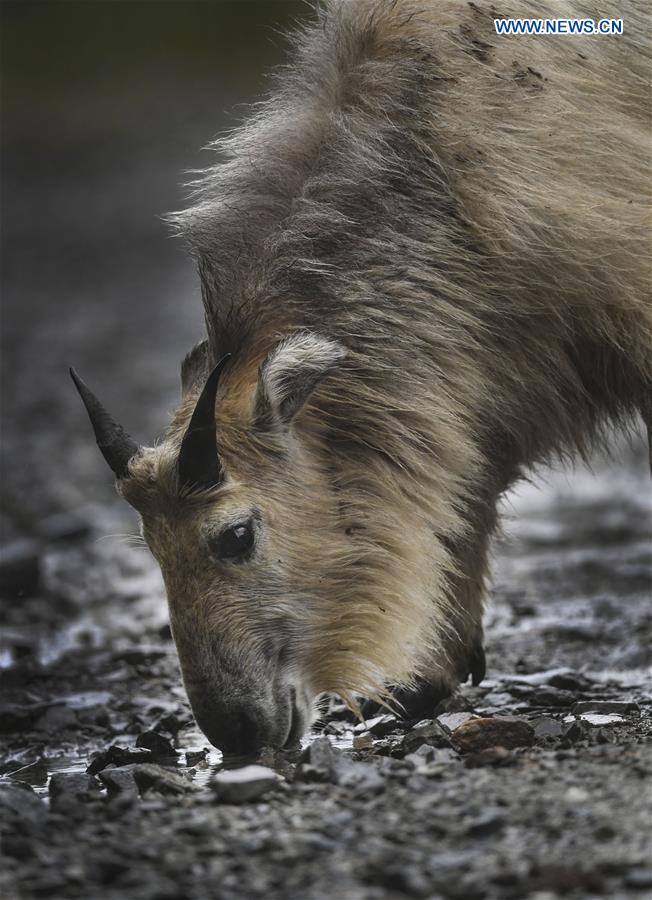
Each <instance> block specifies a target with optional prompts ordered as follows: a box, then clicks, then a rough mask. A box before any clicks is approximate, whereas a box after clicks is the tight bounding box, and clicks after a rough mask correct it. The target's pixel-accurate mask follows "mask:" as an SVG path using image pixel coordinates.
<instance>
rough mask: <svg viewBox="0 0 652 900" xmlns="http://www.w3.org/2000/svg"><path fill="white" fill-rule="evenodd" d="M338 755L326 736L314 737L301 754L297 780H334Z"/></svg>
mask: <svg viewBox="0 0 652 900" xmlns="http://www.w3.org/2000/svg"><path fill="white" fill-rule="evenodd" d="M340 755H341V754H340V753H339V751H337V750H336V749H335V748H334V747H333V745H332V744H331V742H330V740H329V739H328V738H327V737H318V738H316V739H315V740H314V741H313V742H312V744H310V746H309V747H306V749H305V750H304V752H303V753H302V755H301V761H300V764H299V766H298V767H297V771H296V779H297V781H321V782H334V781H336V780H337V762H338V758H339V757H340Z"/></svg>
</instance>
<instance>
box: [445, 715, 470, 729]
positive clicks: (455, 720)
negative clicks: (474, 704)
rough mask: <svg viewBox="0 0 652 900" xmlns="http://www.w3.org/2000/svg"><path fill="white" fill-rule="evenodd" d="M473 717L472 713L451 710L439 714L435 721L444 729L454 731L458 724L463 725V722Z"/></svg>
mask: <svg viewBox="0 0 652 900" xmlns="http://www.w3.org/2000/svg"><path fill="white" fill-rule="evenodd" d="M472 718H473V713H470V712H451V713H444V714H443V715H441V716H437V722H439V724H440V725H441V726H442V728H445V729H446V731H455V729H456V728H458V727H459V726H460V725H463V724H464V722H468V721H469V719H472Z"/></svg>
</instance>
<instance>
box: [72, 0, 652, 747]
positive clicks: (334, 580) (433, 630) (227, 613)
mask: <svg viewBox="0 0 652 900" xmlns="http://www.w3.org/2000/svg"><path fill="white" fill-rule="evenodd" d="M646 7H648V4H647V3H646V2H645V0H640V2H637V0H627V2H616V0H605V2H604V3H603V5H602V14H603V15H611V14H613V15H614V16H618V17H622V19H623V22H624V33H623V34H622V35H619V36H597V35H596V36H590V35H581V36H570V35H561V36H554V37H553V36H547V37H536V36H532V37H530V36H528V37H526V36H511V37H507V36H499V35H497V34H496V31H495V27H494V15H495V8H494V7H492V6H489V5H486V4H484V3H481V2H476V3H467V2H452V0H451V2H440V0H394V2H390V0H355V2H352V0H326V2H324V3H323V4H320V5H319V7H318V9H317V10H316V11H315V14H314V15H315V19H316V21H314V22H312V23H311V24H308V25H307V26H306V27H305V28H303V29H302V30H300V31H299V33H298V34H296V36H295V37H294V39H293V51H292V53H293V56H292V61H291V64H290V65H289V66H288V67H286V68H285V69H284V70H283V71H282V72H281V73H280V74H279V75H278V76H277V80H276V82H275V84H274V88H273V90H272V92H271V94H270V96H269V98H268V99H267V100H266V101H265V102H264V103H262V104H261V105H260V107H259V108H258V109H257V110H256V112H255V113H254V114H253V115H252V116H251V118H249V119H248V121H246V122H245V123H244V124H243V125H242V126H240V127H238V128H237V129H236V130H235V131H233V132H232V133H230V134H229V135H228V136H226V137H224V138H221V139H219V140H218V141H217V142H216V143H215V145H214V147H215V151H216V152H217V154H218V157H217V161H216V163H215V165H212V166H210V167H209V168H208V169H206V170H205V171H203V172H202V173H201V174H200V175H199V177H198V179H197V180H196V181H195V182H194V183H193V194H192V199H191V201H190V202H191V205H190V207H189V208H188V209H186V210H184V211H182V212H180V213H176V214H174V215H173V216H172V217H171V219H172V221H173V223H174V226H175V228H176V229H177V230H178V231H179V232H180V233H181V234H182V235H183V237H184V238H185V240H186V241H187V244H188V246H189V248H190V250H191V252H192V254H193V256H194V257H195V259H196V261H197V265H198V271H199V276H200V279H201V286H202V296H203V303H204V306H205V318H206V326H207V336H206V338H205V340H203V341H202V342H201V343H200V344H198V345H197V346H196V347H195V348H194V349H193V350H192V351H191V352H190V353H189V354H188V356H187V357H186V359H185V360H184V362H183V365H182V370H181V380H182V400H181V404H180V406H179V408H178V410H177V411H176V414H175V415H174V417H173V419H172V422H171V424H170V426H169V429H168V431H167V433H166V434H165V436H164V438H163V439H162V440H161V441H160V442H159V443H157V444H156V446H154V447H141V446H139V445H138V444H137V443H135V442H134V441H133V440H132V438H130V437H129V436H128V435H127V434H126V432H125V431H124V430H123V429H122V427H121V426H119V425H118V424H117V423H116V422H115V421H114V419H113V418H112V417H111V416H110V415H109V414H108V413H107V412H106V410H105V409H104V408H103V407H102V405H101V404H100V403H99V401H98V400H97V398H96V397H95V396H94V395H93V394H92V393H91V392H90V390H89V389H88V388H87V387H86V386H85V385H84V383H83V382H82V381H81V380H80V379H79V377H78V376H77V375H76V374H75V373H73V377H74V379H75V382H76V384H77V387H78V389H79V392H80V394H81V396H82V399H83V401H84V403H85V405H86V407H87V410H88V413H89V415H90V419H91V422H92V424H93V427H94V429H95V434H96V438H97V442H98V444H99V447H100V450H101V451H102V453H103V455H104V457H105V458H106V461H107V462H108V464H109V465H110V467H111V469H112V470H113V472H114V473H115V476H116V478H117V486H118V491H119V493H120V494H121V495H122V496H123V497H124V499H125V500H126V501H127V502H128V503H129V504H131V505H132V506H133V507H134V509H135V510H137V512H138V513H139V514H140V517H141V519H142V532H143V535H144V538H145V540H146V542H147V544H148V545H149V548H150V549H151V552H152V554H153V555H154V557H155V558H156V560H157V561H158V563H159V565H160V568H161V571H162V574H163V579H164V582H165V587H166V592H167V596H168V601H169V609H170V620H171V627H172V633H173V636H174V640H175V642H176V647H177V650H178V654H179V659H180V663H181V669H182V673H183V679H184V683H185V687H186V689H187V692H188V697H189V699H190V703H191V705H192V709H193V711H194V714H195V716H196V719H197V722H198V723H199V725H200V727H201V728H202V730H203V731H204V733H205V734H206V736H207V737H208V739H209V740H210V741H211V742H212V743H213V744H215V745H216V746H217V747H218V748H220V749H221V750H223V751H224V752H225V753H227V754H232V755H242V754H250V753H254V752H256V751H257V750H258V749H259V748H261V747H262V746H272V747H287V746H290V745H293V744H296V741H297V739H298V738H299V737H300V736H301V734H302V733H303V732H304V731H305V730H306V728H307V727H308V726H309V724H310V722H311V719H312V717H313V710H314V709H315V706H316V701H317V700H318V698H319V697H320V696H321V695H323V694H325V693H336V694H339V695H340V696H341V697H342V698H343V699H344V700H345V702H347V703H348V704H349V705H350V706H351V707H352V708H354V709H359V705H358V704H359V702H360V701H361V699H362V698H367V699H371V701H372V702H374V701H375V702H379V701H380V702H382V703H385V704H387V705H390V706H392V705H393V706H394V708H396V707H399V706H400V708H402V709H404V710H406V711H407V712H408V713H410V714H418V711H419V710H420V709H423V708H425V707H427V706H430V708H432V705H433V704H434V703H435V702H437V701H438V700H439V699H441V698H443V697H445V696H447V695H448V694H449V693H450V692H451V691H453V690H454V689H455V687H456V686H457V685H458V683H459V682H461V681H464V680H465V679H467V678H468V677H469V676H470V677H471V678H472V680H473V682H474V683H478V682H479V681H480V680H481V679H482V677H483V675H484V670H485V663H484V653H483V649H482V606H483V592H484V585H485V579H486V576H487V553H488V542H489V540H490V537H491V535H492V532H493V531H494V529H495V527H496V519H497V512H496V505H497V501H498V499H499V498H500V496H501V495H502V494H503V493H504V491H505V490H506V489H507V488H509V487H510V486H511V485H513V484H514V483H515V482H516V481H517V479H518V478H519V477H521V475H523V474H525V473H526V472H527V470H528V468H529V467H531V466H533V465H535V464H539V463H542V462H545V461H546V460H549V459H550V458H552V457H559V455H562V456H566V455H568V454H570V453H575V454H579V455H580V456H586V455H587V454H588V452H589V451H590V449H591V447H592V446H594V445H595V444H596V442H601V441H603V440H604V439H605V436H606V434H607V433H608V431H609V429H610V428H613V427H614V425H616V426H619V427H622V428H628V427H630V426H631V425H632V423H633V422H635V421H636V420H637V419H638V417H639V416H640V417H642V418H643V421H644V423H645V424H646V425H647V427H648V431H649V430H650V426H651V425H652V402H651V399H650V398H651V396H652V395H651V387H652V307H651V306H650V296H649V292H650V284H651V283H652V279H651V273H650V259H651V254H650V233H651V232H650V218H649V210H650V202H649V200H650V198H649V194H650V184H651V179H650V172H651V170H652V169H651V162H652V160H651V155H652V141H651V140H650V126H649V113H650V94H649V90H650V88H649V83H648V80H649V74H650V56H649V50H648V48H646V47H645V46H644V38H645V37H646V36H649V35H650V33H651V29H650V25H649V22H648V21H647V17H646ZM508 8H509V9H508ZM500 12H501V15H513V16H514V15H515V16H536V17H545V16H550V17H559V16H564V17H569V18H571V17H586V16H587V15H591V14H593V13H594V12H595V10H594V7H593V4H591V3H587V2H584V0H563V2H554V3H553V2H551V0H548V2H534V0H510V2H509V3H508V4H501V10H500Z"/></svg>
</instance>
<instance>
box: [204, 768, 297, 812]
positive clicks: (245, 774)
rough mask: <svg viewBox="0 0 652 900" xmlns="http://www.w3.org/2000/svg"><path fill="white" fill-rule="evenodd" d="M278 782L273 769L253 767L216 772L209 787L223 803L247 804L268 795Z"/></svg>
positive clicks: (279, 779) (278, 779) (278, 776)
mask: <svg viewBox="0 0 652 900" xmlns="http://www.w3.org/2000/svg"><path fill="white" fill-rule="evenodd" d="M280 781H281V778H280V775H278V774H277V773H276V772H275V771H274V770H273V769H268V768H266V767H265V766H256V765H253V766H244V767H243V768H241V769H225V770H224V771H222V772H218V773H217V775H215V776H214V777H213V778H212V780H211V782H210V786H211V788H212V789H213V790H214V791H215V793H216V794H217V796H218V797H219V799H220V800H222V801H223V802H224V803H248V802H250V801H251V800H257V799H258V798H259V797H262V796H264V795H265V794H267V793H269V791H271V790H272V789H273V788H275V787H276V786H277V785H278V784H279V782H280Z"/></svg>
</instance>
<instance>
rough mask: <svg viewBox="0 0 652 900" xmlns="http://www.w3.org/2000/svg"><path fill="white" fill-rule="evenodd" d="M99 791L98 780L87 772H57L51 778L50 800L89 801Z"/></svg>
mask: <svg viewBox="0 0 652 900" xmlns="http://www.w3.org/2000/svg"><path fill="white" fill-rule="evenodd" d="M98 790H99V785H98V783H97V780H96V779H95V778H94V777H93V776H92V775H88V774H86V773H85V772H56V773H55V774H54V775H53V776H52V778H50V784H49V785H48V793H49V795H50V798H51V799H53V798H58V797H74V798H76V799H78V800H80V799H87V798H88V797H89V796H90V795H91V794H96V793H97V791H98Z"/></svg>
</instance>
